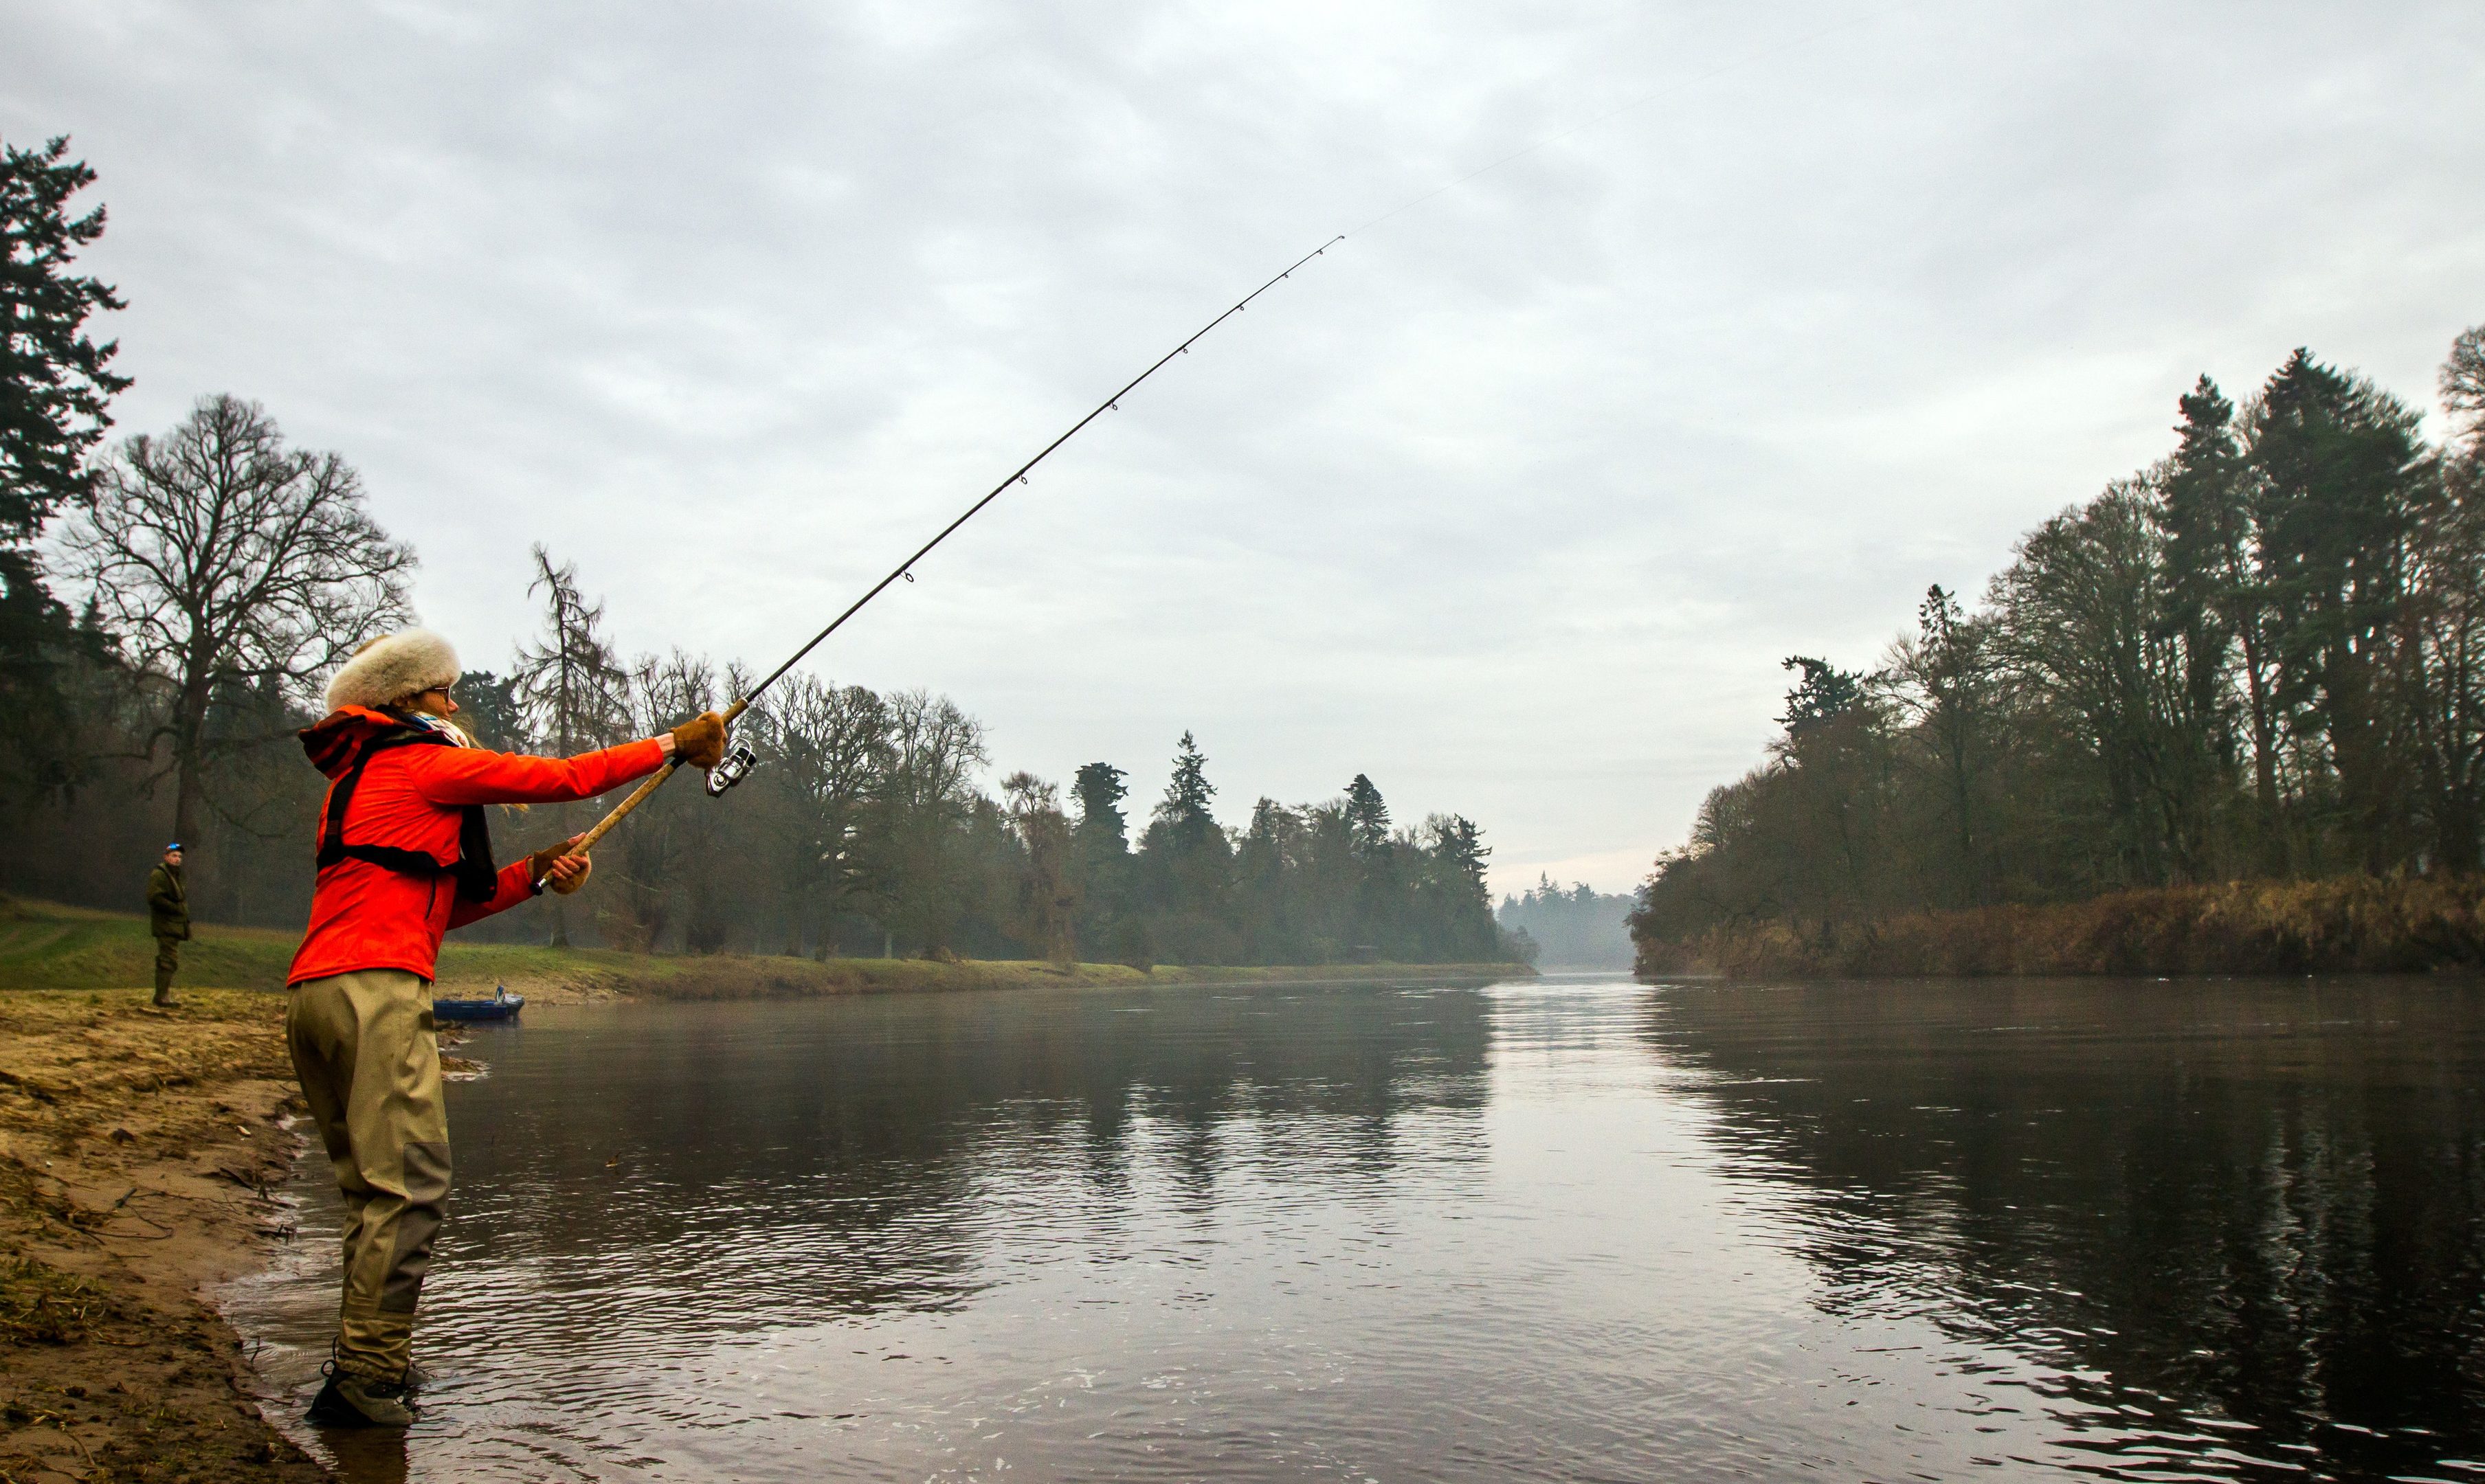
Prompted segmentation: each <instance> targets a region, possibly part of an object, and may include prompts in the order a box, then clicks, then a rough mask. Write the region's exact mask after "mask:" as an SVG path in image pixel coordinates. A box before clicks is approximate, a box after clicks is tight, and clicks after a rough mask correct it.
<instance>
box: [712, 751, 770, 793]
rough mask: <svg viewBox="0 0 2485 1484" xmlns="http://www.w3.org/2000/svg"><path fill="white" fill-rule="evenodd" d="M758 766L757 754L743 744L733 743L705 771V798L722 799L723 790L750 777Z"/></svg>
mask: <svg viewBox="0 0 2485 1484" xmlns="http://www.w3.org/2000/svg"><path fill="white" fill-rule="evenodd" d="M758 766H759V754H758V753H755V752H753V751H751V748H750V747H749V746H748V745H747V744H745V743H742V742H736V743H734V744H733V746H732V747H730V748H729V749H727V750H726V752H725V754H724V757H723V758H720V759H719V760H718V761H717V765H716V766H715V767H714V768H711V769H708V770H707V796H708V797H710V798H723V797H724V791H725V790H727V789H729V788H731V787H733V786H734V785H735V784H737V783H740V782H741V781H742V780H743V779H745V778H748V777H750V776H751V769H754V768H757V767H758Z"/></svg>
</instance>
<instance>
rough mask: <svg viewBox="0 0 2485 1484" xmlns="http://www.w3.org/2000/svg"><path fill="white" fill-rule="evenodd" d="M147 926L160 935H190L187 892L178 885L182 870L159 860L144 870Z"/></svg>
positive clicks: (173, 936) (164, 936) (188, 897)
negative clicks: (151, 867) (150, 867)
mask: <svg viewBox="0 0 2485 1484" xmlns="http://www.w3.org/2000/svg"><path fill="white" fill-rule="evenodd" d="M147 926H148V929H149V931H152V932H153V933H154V934H155V935H156V936H157V937H159V938H186V937H188V936H189V935H190V894H189V893H188V892H186V891H184V890H182V888H181V873H179V872H178V871H176V870H174V869H173V868H172V867H170V866H168V865H165V864H164V863H163V862H162V861H157V862H156V863H155V869H154V870H152V871H150V872H149V873H148V874H147Z"/></svg>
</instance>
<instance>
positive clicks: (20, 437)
mask: <svg viewBox="0 0 2485 1484" xmlns="http://www.w3.org/2000/svg"><path fill="white" fill-rule="evenodd" d="M94 182H95V172H94V171H92V170H89V169H88V168H87V167H86V164H85V162H84V161H81V160H72V159H69V158H68V139H67V138H66V137H63V138H58V139H53V140H51V141H49V142H47V143H46V144H45V145H44V146H43V148H40V149H20V148H14V146H10V147H0V324H5V325H6V326H7V327H8V333H7V334H5V335H0V752H5V753H11V754H14V763H15V765H16V766H14V767H10V768H8V769H5V771H6V772H7V773H9V774H11V775H13V776H14V778H15V779H17V780H20V781H32V782H35V783H36V784H38V785H39V786H42V787H59V786H61V785H63V784H66V783H68V781H69V780H70V778H71V777H72V776H73V773H74V767H73V762H72V758H73V753H72V749H71V747H70V738H69V734H70V731H71V725H70V718H69V711H68V703H67V701H66V700H65V698H64V696H63V693H62V689H61V671H62V667H63V666H64V665H65V664H67V663H68V662H69V661H71V660H72V658H73V657H75V656H77V655H79V654H81V653H84V654H86V655H88V656H90V657H96V656H99V653H100V646H99V645H98V644H96V643H95V642H93V639H94V635H93V634H91V633H90V634H84V635H83V636H82V634H81V632H80V631H79V630H78V629H77V628H76V626H74V625H73V624H72V622H71V621H70V617H69V613H68V609H67V608H65V607H62V606H61V604H60V603H58V602H57V601H55V600H54V599H53V597H52V595H51V592H50V590H49V589H48V588H46V587H45V585H44V583H43V573H42V564H41V560H40V559H39V558H38V556H37V554H36V552H35V549H34V545H33V543H34V540H35V537H36V536H37V535H38V534H39V533H40V532H41V529H42V526H43V523H44V522H45V521H47V520H48V519H50V518H51V516H52V515H53V514H54V513H55V512H57V511H58V510H59V509H60V508H61V507H62V506H63V505H64V504H73V503H76V502H78V501H80V500H83V499H86V498H87V497H88V496H90V495H92V494H93V493H94V491H95V487H96V472H95V470H94V469H93V467H92V466H91V465H90V464H89V463H88V459H87V456H88V454H89V453H90V452H92V451H93V449H94V448H95V446H96V444H97V443H98V442H100V441H101V439H102V438H103V435H104V432H105V430H106V429H108V428H110V427H111V426H112V417H111V414H110V413H109V412H108V411H107V408H108V406H109V404H110V402H111V400H112V398H113V396H114V395H115V394H116V393H118V392H119V391H122V390H123V388H125V387H127V386H128V385H129V379H128V378H127V377H125V376H119V375H115V374H114V373H113V372H112V370H111V369H110V366H111V362H112V358H113V355H114V353H115V352H116V351H117V350H118V349H119V348H120V347H119V343H118V342H117V341H110V340H107V341H105V342H104V343H102V344H100V345H98V344H96V342H95V339H94V337H92V336H90V335H89V334H88V333H87V331H86V321H87V317H88V316H89V315H91V314H93V313H95V312H96V310H118V309H121V308H123V304H122V301H121V300H120V298H119V297H118V296H116V295H115V294H114V292H113V289H112V286H111V285H110V284H108V283H103V282H102V281H100V280H98V279H96V278H94V277H91V276H88V275H84V274H76V273H71V272H70V271H68V270H69V266H70V264H71V263H72V261H73V260H74V259H75V258H76V256H77V255H78V252H79V250H80V249H83V248H86V247H89V246H91V245H93V244H94V242H95V241H96V239H97V238H99V237H101V236H102V235H103V224H104V210H103V208H102V207H101V206H97V207H96V208H95V209H94V210H93V211H90V212H88V213H86V214H85V215H84V216H77V217H72V216H71V215H69V213H68V200H69V198H70V197H72V196H74V195H76V194H77V193H78V192H79V191H81V190H83V189H85V188H86V187H87V186H89V185H92V184H93V183H94Z"/></svg>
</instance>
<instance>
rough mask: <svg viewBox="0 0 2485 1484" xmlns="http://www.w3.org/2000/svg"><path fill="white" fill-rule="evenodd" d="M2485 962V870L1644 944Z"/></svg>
mask: <svg viewBox="0 0 2485 1484" xmlns="http://www.w3.org/2000/svg"><path fill="white" fill-rule="evenodd" d="M2479 966H2485V878H2478V877H2465V878H2458V879H2435V880H2426V879H2376V878H2373V877H2347V878H2344V879H2339V880H2329V881H2235V882H2229V883H2226V884H2224V885H2216V886H2181V887H2169V888H2167V889H2164V890H2161V891H2134V892H2118V893H2116V894H2114V895H2112V896H2106V897H2098V898H2096V899H2094V900H2092V901H2089V902H2077V903H2066V904H2059V905H2053V906H2002V907H1984V908H1980V909H1977V910H1973V911H1961V912H1923V913H1916V914H1912V915H1909V916H1905V917H1898V918H1893V919H1891V920H1889V921H1886V922H1880V923H1873V924H1866V925H1856V926H1849V927H1843V928H1840V929H1837V930H1835V931H1830V932H1828V933H1825V934H1812V933H1798V932H1797V931H1794V930H1793V929H1791V928H1789V927H1787V926H1785V925H1783V924H1770V925H1767V926H1764V927H1761V928H1757V929H1749V930H1740V931H1724V930H1720V931H1711V932H1709V933H1707V935H1705V936H1704V937H1702V938H1701V939H1700V940H1699V941H1697V942H1693V943H1688V944H1682V943H1643V944H1642V945H1641V946H1640V969H1641V971H1642V972H1643V973H1669V972H1679V971H1683V970H1691V969H1698V970H1706V971H1708V972H1714V973H1722V974H1726V975H1728V976H1730V977H1733V978H1738V979H1749V978H1760V977H1765V976H1782V977H1795V978H1804V977H1832V976H1834V977H1859V978H1878V977H1900V976H1917V975H1936V976H1947V975H1992V974H2117V975H2133V974H2166V975H2171V974H2315V973H2418V972H2425V971H2430V970H2438V969H2473V968H2477V967H2479Z"/></svg>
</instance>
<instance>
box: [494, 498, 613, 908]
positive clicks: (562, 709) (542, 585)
mask: <svg viewBox="0 0 2485 1484" xmlns="http://www.w3.org/2000/svg"><path fill="white" fill-rule="evenodd" d="M533 557H534V562H535V578H534V580H533V581H532V582H530V583H528V584H527V593H528V595H529V596H533V595H534V594H536V593H542V594H543V595H544V633H543V639H542V641H541V642H540V643H537V644H533V645H520V646H519V647H518V662H517V667H516V668H515V669H514V670H512V671H511V672H510V674H509V685H510V693H511V696H512V698H513V699H514V700H515V702H516V704H517V713H518V715H519V717H520V719H521V720H522V722H523V723H524V725H525V726H526V729H527V730H528V731H530V732H532V733H533V734H534V737H535V740H536V741H537V742H538V743H539V744H541V745H546V746H549V747H551V748H552V749H553V751H555V752H556V753H559V754H560V756H562V757H568V756H570V755H572V754H573V753H577V752H580V751H584V750H586V749H587V748H589V747H595V746H602V745H604V744H606V743H609V742H617V741H619V740H620V736H621V732H622V729H623V728H624V727H625V726H626V725H628V722H629V691H630V677H629V675H628V673H627V672H625V671H624V670H623V669H622V668H621V664H620V661H618V660H617V659H615V658H614V654H613V647H612V646H611V645H610V644H607V643H606V642H605V641H604V634H603V632H602V628H603V623H604V605H603V604H602V603H600V602H598V603H589V602H588V601H587V597H586V595H585V594H584V593H582V592H580V591H579V587H578V566H577V564H576V563H575V562H562V563H561V564H560V566H558V567H556V566H554V565H553V564H552V556H551V553H547V552H546V551H545V550H544V549H543V547H542V545H541V544H537V545H536V546H535V547H534V548H533ZM571 814H572V810H571V807H570V806H569V805H567V804H555V805H553V806H552V816H553V823H554V826H555V827H556V828H557V829H558V830H559V831H560V834H561V835H562V836H563V837H566V836H567V835H568V834H569V833H570V829H569V824H570V823H571ZM552 942H553V946H554V947H556V948H567V947H568V946H569V908H568V904H567V902H566V901H565V900H564V899H562V898H560V897H559V896H555V897H554V898H553V904H552Z"/></svg>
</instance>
